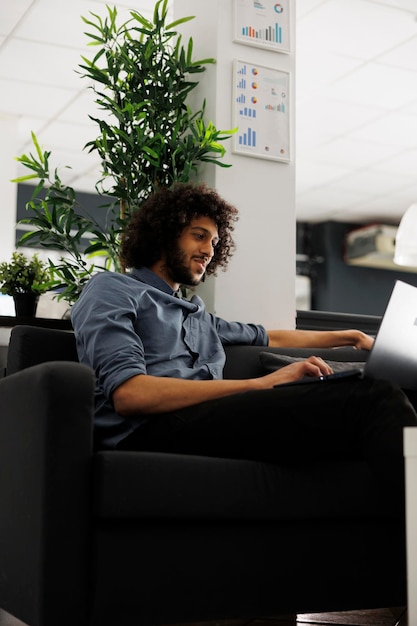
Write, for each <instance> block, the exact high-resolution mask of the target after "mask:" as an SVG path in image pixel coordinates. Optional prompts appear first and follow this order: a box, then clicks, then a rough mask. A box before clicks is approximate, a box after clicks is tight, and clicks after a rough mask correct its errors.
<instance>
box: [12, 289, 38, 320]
mask: <svg viewBox="0 0 417 626" xmlns="http://www.w3.org/2000/svg"><path fill="white" fill-rule="evenodd" d="M13 300H14V308H15V311H16V317H35V315H36V309H37V306H38V301H39V296H38V294H37V293H33V292H28V293H16V294H15V295H14V296H13Z"/></svg>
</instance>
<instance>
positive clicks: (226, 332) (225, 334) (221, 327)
mask: <svg viewBox="0 0 417 626" xmlns="http://www.w3.org/2000/svg"><path fill="white" fill-rule="evenodd" d="M216 326H217V332H218V334H219V337H220V339H221V342H222V344H223V345H225V346H226V345H232V344H240V345H250V346H267V345H268V335H267V332H266V330H265V328H264V327H263V326H262V325H260V324H243V323H241V322H227V321H226V320H223V319H221V318H219V317H218V318H216Z"/></svg>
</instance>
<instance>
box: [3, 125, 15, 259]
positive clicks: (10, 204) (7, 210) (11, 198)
mask: <svg viewBox="0 0 417 626" xmlns="http://www.w3.org/2000/svg"><path fill="white" fill-rule="evenodd" d="M0 134H1V150H0V176H1V182H0V207H1V213H0V215H1V218H0V261H9V259H10V257H11V255H12V252H13V251H14V250H15V226H16V199H17V184H16V183H11V182H10V180H11V179H12V178H16V176H17V162H16V160H15V156H16V149H17V148H16V146H17V118H15V117H8V116H0Z"/></svg>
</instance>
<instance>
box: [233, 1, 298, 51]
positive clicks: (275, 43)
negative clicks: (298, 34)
mask: <svg viewBox="0 0 417 626" xmlns="http://www.w3.org/2000/svg"><path fill="white" fill-rule="evenodd" d="M290 1H291V0H281V2H280V3H278V2H273V1H271V0H233V16H234V20H233V21H234V41H235V42H236V43H241V44H244V45H248V46H256V47H258V48H267V49H268V50H273V51H275V52H283V53H287V54H288V53H290V52H291V41H290V32H291V28H290V26H291V23H290V7H289V3H290Z"/></svg>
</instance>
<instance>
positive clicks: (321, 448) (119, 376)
mask: <svg viewBox="0 0 417 626" xmlns="http://www.w3.org/2000/svg"><path fill="white" fill-rule="evenodd" d="M236 220H237V210H236V208H234V207H233V206H231V205H230V204H229V203H228V202H226V201H225V200H224V199H222V198H221V197H220V196H219V195H218V194H217V192H216V191H214V190H213V189H209V188H207V187H206V186H205V185H202V184H199V185H193V184H177V185H175V186H173V187H172V188H170V189H166V188H163V189H159V190H158V191H156V192H155V193H154V194H153V195H152V196H151V197H150V198H149V199H148V200H147V201H146V202H145V203H144V204H143V206H142V207H141V208H140V210H138V211H137V212H136V213H135V214H134V215H133V218H132V220H131V222H130V224H129V226H128V228H127V230H126V232H125V235H124V239H123V244H122V251H121V258H122V261H123V262H124V263H125V265H126V267H128V268H131V272H130V273H128V274H116V273H111V272H102V273H100V274H98V275H96V276H95V277H93V278H92V279H91V280H90V281H89V283H88V284H87V286H86V287H85V288H84V291H83V293H82V294H81V297H80V299H79V300H78V302H77V303H76V304H75V305H74V307H73V311H72V321H73V326H74V331H75V335H76V339H77V348H78V352H79V357H80V361H82V362H84V363H86V364H88V365H90V366H91V367H92V368H93V369H94V370H95V372H96V375H97V387H96V416H95V442H96V446H97V448H107V449H109V448H113V449H122V450H159V451H166V452H176V453H183V454H201V455H208V456H221V457H226V458H247V459H261V460H264V461H269V462H276V461H279V462H286V461H288V462H292V460H293V459H294V451H295V450H297V457H299V458H302V459H303V460H304V461H305V460H306V458H308V457H311V456H312V455H313V456H314V457H315V458H328V457H329V456H333V457H334V455H336V456H340V457H345V456H346V455H352V454H353V455H357V456H361V457H362V458H363V457H365V458H366V459H367V460H368V461H369V463H370V464H371V465H373V466H374V468H375V470H376V471H377V472H379V473H380V474H381V473H383V474H384V477H385V480H386V481H387V482H389V481H391V484H392V486H393V489H394V488H395V489H398V484H399V482H398V481H399V480H401V478H400V477H401V472H402V428H403V426H405V425H415V424H416V415H415V413H414V410H413V409H412V407H411V405H410V404H409V402H408V400H407V399H406V397H405V395H404V394H403V392H402V391H401V390H400V389H398V388H396V387H394V386H393V385H390V384H389V383H386V382H381V381H371V380H350V381H349V380H346V381H343V382H338V383H337V385H333V387H332V386H330V387H329V386H328V385H304V386H303V385H299V386H291V385H285V383H289V382H292V381H296V380H298V379H300V378H302V377H304V376H305V375H308V376H319V375H322V374H329V373H331V369H330V367H329V366H328V365H327V364H326V363H325V362H324V361H322V360H321V359H320V358H317V357H310V358H308V359H306V360H304V361H300V362H297V363H293V364H291V365H288V366H286V367H283V368H281V369H280V370H278V371H276V372H274V373H272V374H267V375H265V376H263V377H261V378H255V379H249V380H225V379H223V376H222V374H223V367H224V363H225V354H224V348H223V346H224V345H226V344H252V345H261V346H267V345H269V346H286V347H289V346H291V347H301V346H302V347H311V348H318V347H334V346H346V345H352V346H355V347H357V348H365V349H369V348H370V347H371V345H372V341H373V340H372V339H371V338H370V337H369V336H367V335H365V334H364V333H362V332H360V331H357V330H345V331H298V330H270V331H267V330H266V329H265V328H264V327H263V326H261V325H256V324H248V323H241V322H228V321H225V320H223V319H221V318H219V317H217V316H215V315H211V314H209V313H208V312H207V311H206V309H205V307H204V304H203V302H202V300H201V299H200V298H199V297H198V296H196V295H194V296H193V297H192V298H191V299H186V298H181V293H180V289H181V286H184V285H185V286H196V285H198V284H199V283H200V282H201V281H202V280H204V277H205V275H210V274H215V273H216V270H217V269H218V268H219V267H220V268H222V269H225V268H226V266H227V263H228V261H229V259H230V257H231V255H232V252H233V248H234V243H233V239H232V231H233V227H234V223H235V222H236ZM231 297H233V296H232V294H231ZM389 460H391V461H392V462H390V461H389ZM394 466H395V467H394Z"/></svg>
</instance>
